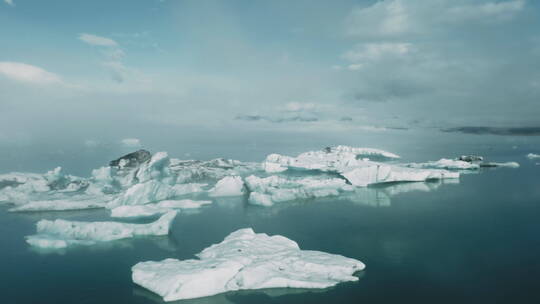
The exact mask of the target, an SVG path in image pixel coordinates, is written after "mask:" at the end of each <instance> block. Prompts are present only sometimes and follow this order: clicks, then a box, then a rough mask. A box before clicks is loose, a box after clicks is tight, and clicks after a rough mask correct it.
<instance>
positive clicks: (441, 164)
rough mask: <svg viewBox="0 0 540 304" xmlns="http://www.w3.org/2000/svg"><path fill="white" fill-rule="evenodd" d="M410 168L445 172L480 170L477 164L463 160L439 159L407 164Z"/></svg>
mask: <svg viewBox="0 0 540 304" xmlns="http://www.w3.org/2000/svg"><path fill="white" fill-rule="evenodd" d="M406 166H407V167H410V168H420V169H447V170H478V169H480V164H479V163H472V162H468V161H463V160H456V159H447V158H441V159H440V160H438V161H431V162H425V163H412V164H407V165H406Z"/></svg>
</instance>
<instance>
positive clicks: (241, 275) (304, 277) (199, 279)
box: [131, 228, 365, 301]
mask: <svg viewBox="0 0 540 304" xmlns="http://www.w3.org/2000/svg"><path fill="white" fill-rule="evenodd" d="M197 257H198V259H190V260H183V261H180V260H176V259H165V260H163V261H149V262H140V263H137V264H136V265H134V266H133V267H132V269H131V270H132V279H133V282H134V283H135V284H138V285H140V286H142V287H144V288H146V289H148V290H150V291H152V292H154V293H156V294H158V295H159V296H161V297H162V298H163V300H165V301H175V300H182V299H192V298H199V297H206V296H211V295H215V294H219V293H223V292H227V291H235V290H245V289H266V288H279V287H287V288H327V287H331V286H334V285H336V284H338V283H340V282H347V281H357V280H358V277H356V276H354V275H353V274H354V273H356V272H358V271H361V270H363V269H364V268H365V265H364V264H363V263H362V262H360V261H358V260H355V259H351V258H347V257H344V256H341V255H336V254H329V253H325V252H320V251H311V250H301V249H300V247H299V246H298V244H297V243H296V242H294V241H292V240H290V239H288V238H286V237H284V236H280V235H274V236H269V235H267V234H264V233H257V234H256V233H255V232H254V231H253V230H252V229H250V228H247V229H240V230H237V231H235V232H233V233H231V234H229V236H227V237H226V238H225V239H224V240H223V241H222V242H221V243H219V244H215V245H212V246H210V247H208V248H206V249H204V250H203V251H202V252H200V253H199V254H197Z"/></svg>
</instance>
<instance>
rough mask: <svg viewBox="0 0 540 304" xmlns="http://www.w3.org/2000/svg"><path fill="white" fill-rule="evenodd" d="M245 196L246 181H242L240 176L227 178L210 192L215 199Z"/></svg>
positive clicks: (220, 181)
mask: <svg viewBox="0 0 540 304" xmlns="http://www.w3.org/2000/svg"><path fill="white" fill-rule="evenodd" d="M243 194H244V181H242V178H241V177H240V176H225V177H224V178H222V179H220V180H219V181H218V182H217V184H216V185H215V186H214V188H212V189H210V191H209V195H210V196H214V197H218V196H240V195H243Z"/></svg>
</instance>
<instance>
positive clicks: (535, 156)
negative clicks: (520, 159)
mask: <svg viewBox="0 0 540 304" xmlns="http://www.w3.org/2000/svg"><path fill="white" fill-rule="evenodd" d="M527 158H528V159H540V154H534V153H529V154H527Z"/></svg>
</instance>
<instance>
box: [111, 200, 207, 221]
mask: <svg viewBox="0 0 540 304" xmlns="http://www.w3.org/2000/svg"><path fill="white" fill-rule="evenodd" d="M211 203H212V201H194V200H190V199H185V200H166V201H161V202H159V203H157V204H147V205H135V206H133V205H124V206H118V207H115V208H113V209H111V217H146V216H153V215H156V214H163V213H167V212H170V211H172V210H175V209H196V208H201V207H202V206H204V205H208V204H211Z"/></svg>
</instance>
